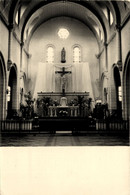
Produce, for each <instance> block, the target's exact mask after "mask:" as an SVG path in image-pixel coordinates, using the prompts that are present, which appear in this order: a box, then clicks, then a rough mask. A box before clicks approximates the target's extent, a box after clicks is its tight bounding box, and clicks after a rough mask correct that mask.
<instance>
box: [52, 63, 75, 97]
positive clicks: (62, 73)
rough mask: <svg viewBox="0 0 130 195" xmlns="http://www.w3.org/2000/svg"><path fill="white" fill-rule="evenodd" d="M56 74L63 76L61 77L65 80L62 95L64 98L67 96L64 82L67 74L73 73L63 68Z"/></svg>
mask: <svg viewBox="0 0 130 195" xmlns="http://www.w3.org/2000/svg"><path fill="white" fill-rule="evenodd" d="M55 73H56V74H57V73H59V74H61V77H62V78H63V84H62V94H63V96H64V95H65V82H64V79H65V78H64V75H65V74H68V73H69V74H70V73H71V71H65V67H62V71H55Z"/></svg>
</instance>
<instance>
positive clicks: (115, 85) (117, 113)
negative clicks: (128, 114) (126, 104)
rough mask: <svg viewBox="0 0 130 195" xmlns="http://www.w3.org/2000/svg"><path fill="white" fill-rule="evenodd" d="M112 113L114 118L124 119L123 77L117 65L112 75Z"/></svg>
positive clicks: (113, 68) (114, 66)
mask: <svg viewBox="0 0 130 195" xmlns="http://www.w3.org/2000/svg"><path fill="white" fill-rule="evenodd" d="M110 82H111V83H110V86H111V87H110V94H109V95H110V102H109V103H110V111H111V113H112V115H113V117H116V118H121V117H122V101H121V97H120V94H121V87H122V86H121V77H120V72H119V68H118V66H117V65H116V64H114V65H113V67H112V74H111V78H110Z"/></svg>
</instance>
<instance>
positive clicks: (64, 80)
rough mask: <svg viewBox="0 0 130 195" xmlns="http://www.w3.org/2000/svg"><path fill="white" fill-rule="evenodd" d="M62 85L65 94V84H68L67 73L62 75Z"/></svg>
mask: <svg viewBox="0 0 130 195" xmlns="http://www.w3.org/2000/svg"><path fill="white" fill-rule="evenodd" d="M61 86H62V93H63V96H64V95H65V86H66V77H65V75H63V76H62V77H61Z"/></svg>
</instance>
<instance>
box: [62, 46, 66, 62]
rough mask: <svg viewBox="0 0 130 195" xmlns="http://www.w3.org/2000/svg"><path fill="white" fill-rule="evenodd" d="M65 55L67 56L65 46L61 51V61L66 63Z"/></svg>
mask: <svg viewBox="0 0 130 195" xmlns="http://www.w3.org/2000/svg"><path fill="white" fill-rule="evenodd" d="M65 56H66V52H65V48H64V47H63V49H62V51H61V62H62V63H65V62H66V60H65Z"/></svg>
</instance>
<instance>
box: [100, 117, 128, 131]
mask: <svg viewBox="0 0 130 195" xmlns="http://www.w3.org/2000/svg"><path fill="white" fill-rule="evenodd" d="M96 130H121V131H122V130H129V121H128V120H96Z"/></svg>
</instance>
